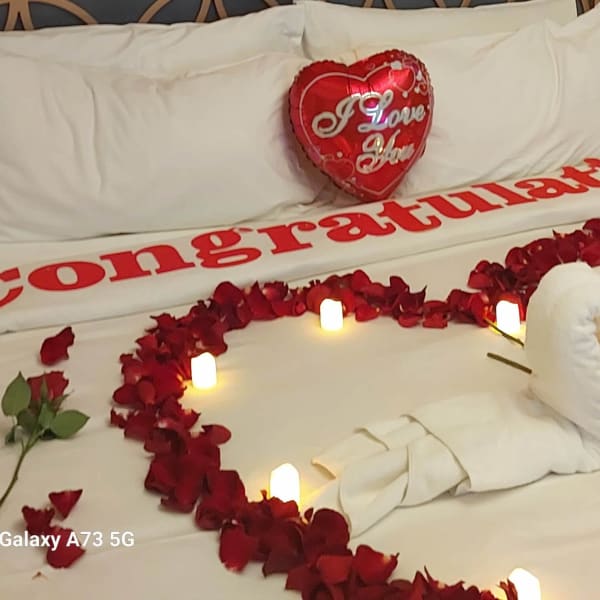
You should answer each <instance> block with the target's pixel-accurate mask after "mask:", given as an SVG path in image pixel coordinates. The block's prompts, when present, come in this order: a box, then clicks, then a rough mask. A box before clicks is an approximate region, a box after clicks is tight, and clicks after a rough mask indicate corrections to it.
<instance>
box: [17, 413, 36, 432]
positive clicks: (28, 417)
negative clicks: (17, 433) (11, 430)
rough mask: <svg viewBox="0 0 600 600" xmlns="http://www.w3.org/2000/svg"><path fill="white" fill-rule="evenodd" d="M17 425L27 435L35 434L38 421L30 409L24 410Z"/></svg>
mask: <svg viewBox="0 0 600 600" xmlns="http://www.w3.org/2000/svg"><path fill="white" fill-rule="evenodd" d="M17 423H18V424H19V426H20V427H21V428H22V429H23V430H24V431H25V432H26V433H29V434H31V433H33V432H34V431H35V428H36V426H37V419H36V417H35V415H34V414H33V413H32V412H31V410H29V409H25V410H22V411H21V412H20V413H19V414H18V415H17Z"/></svg>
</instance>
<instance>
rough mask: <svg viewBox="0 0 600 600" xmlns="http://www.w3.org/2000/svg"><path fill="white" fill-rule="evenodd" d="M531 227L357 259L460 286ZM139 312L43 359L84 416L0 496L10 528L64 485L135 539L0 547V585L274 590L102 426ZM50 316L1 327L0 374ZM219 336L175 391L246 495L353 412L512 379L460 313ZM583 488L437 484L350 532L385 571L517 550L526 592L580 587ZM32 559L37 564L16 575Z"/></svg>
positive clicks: (224, 594) (221, 593) (501, 569)
mask: <svg viewBox="0 0 600 600" xmlns="http://www.w3.org/2000/svg"><path fill="white" fill-rule="evenodd" d="M590 216H591V215H590ZM566 229H570V227H566ZM549 233H550V230H549V229H548V228H545V229H543V230H539V231H535V232H532V231H529V232H526V233H520V234H518V235H513V236H507V237H503V238H501V239H496V240H492V241H482V242H478V243H474V244H468V245H462V246H459V247H453V248H449V249H446V250H443V251H436V252H430V253H428V254H421V255H418V256H412V257H405V258H402V259H398V260H393V261H390V262H384V263H379V264H376V265H371V266H369V267H368V273H369V274H370V275H371V276H372V277H373V278H375V279H384V278H385V277H387V276H388V275H390V274H398V275H401V276H403V277H405V278H406V280H407V281H408V282H410V284H411V286H413V287H414V288H415V289H419V288H420V287H422V286H423V285H425V284H429V286H430V287H429V290H430V292H431V294H432V297H444V296H445V293H446V292H447V291H448V290H449V289H451V288H452V287H464V285H465V282H466V278H467V275H468V272H469V270H470V269H471V267H472V266H473V265H474V264H475V263H476V262H477V261H478V260H479V259H480V258H484V257H485V258H489V259H499V260H500V259H502V258H503V256H504V254H505V252H506V250H507V249H509V248H511V247H513V246H515V245H518V244H521V243H525V242H527V241H530V240H532V239H534V238H535V237H536V236H541V235H547V234H549ZM94 243H98V242H94ZM102 243H104V242H102ZM70 248H71V249H72V247H70ZM45 256H46V257H48V258H49V255H48V254H45ZM365 262H368V261H365ZM173 310H175V311H180V310H181V308H180V309H177V308H175V309H173ZM149 323H150V322H149V320H148V317H147V315H145V314H138V315H130V316H126V317H120V318H115V319H110V320H104V321H102V322H93V321H91V322H87V323H83V324H80V325H77V326H75V333H76V336H77V339H76V343H75V346H74V347H73V348H72V349H71V359H70V360H69V361H68V362H67V363H64V365H60V367H61V368H62V367H64V368H65V370H66V373H67V375H68V377H69V378H70V380H71V386H70V388H71V389H72V390H73V391H74V393H73V395H72V397H71V398H70V399H69V401H68V402H69V405H70V406H71V407H74V408H75V407H77V408H80V409H82V410H84V411H85V412H87V413H88V414H90V415H91V416H92V419H91V421H90V422H89V423H88V425H87V426H86V428H85V429H84V430H83V432H82V433H81V434H80V435H79V436H78V438H77V439H76V440H72V441H68V442H59V441H53V442H51V443H48V444H46V445H44V446H41V447H37V448H36V449H35V450H34V451H33V452H32V453H31V455H30V456H29V458H28V459H27V462H26V463H25V467H24V469H23V471H22V478H21V481H20V482H19V483H18V486H17V487H16V489H15V491H14V493H13V495H12V496H11V497H10V499H9V500H8V502H7V503H6V505H5V507H4V508H3V509H2V511H1V512H0V531H2V530H10V531H13V532H18V531H21V527H22V524H21V522H20V508H21V506H22V505H24V504H29V505H32V506H41V505H42V504H43V503H44V500H45V498H46V494H47V493H48V492H49V491H52V490H59V489H70V488H79V487H82V488H83V489H84V495H83V497H82V498H81V500H80V502H79V504H78V506H77V507H76V509H75V511H74V512H73V513H72V515H71V516H70V517H69V519H68V521H67V523H68V524H69V526H70V527H73V528H74V529H75V530H76V531H82V530H87V531H89V530H101V531H103V532H104V533H105V534H108V533H109V532H110V531H131V532H133V533H134V534H135V545H134V546H133V547H132V548H128V549H119V550H115V549H110V548H109V547H107V546H105V547H102V548H100V549H94V548H89V549H88V551H87V554H86V555H85V556H84V557H83V558H82V559H81V560H80V561H79V562H78V563H76V564H75V565H74V566H73V567H72V568H71V569H69V570H65V571H55V570H53V569H51V568H49V567H47V566H45V563H44V555H43V552H41V551H40V550H37V549H16V548H13V549H6V548H0V557H1V559H0V597H1V598H9V597H14V595H16V594H18V595H19V596H20V597H26V598H30V599H31V600H36V599H38V598H39V599H40V600H41V599H44V600H48V599H50V600H53V599H57V600H58V599H59V598H60V599H63V598H83V597H85V598H86V599H90V600H96V599H98V600H100V599H102V600H104V599H105V598H107V597H115V598H124V597H129V598H146V599H148V600H163V599H164V600H166V599H167V598H174V597H180V596H183V595H184V594H185V595H186V596H187V597H203V598H211V600H221V599H222V600H225V599H227V600H229V599H231V598H261V599H265V600H269V599H271V598H273V599H275V598H282V597H285V596H284V594H285V593H284V592H283V585H284V580H283V578H282V577H278V576H276V577H272V578H270V579H268V580H266V581H264V580H263V578H262V576H261V575H260V572H259V570H258V568H256V567H255V566H251V567H250V568H248V570H247V572H246V573H245V574H243V575H241V576H240V575H234V574H232V573H229V572H227V571H226V570H225V569H224V567H222V565H221V564H220V563H219V560H218V556H217V543H216V534H213V533H207V532H199V531H198V530H197V529H196V528H195V525H194V523H193V520H192V517H191V516H190V515H179V514H169V513H166V512H164V511H160V510H159V509H158V506H157V505H158V498H157V497H155V496H153V495H151V494H149V493H147V492H146V491H145V490H144V488H143V479H144V477H145V474H146V469H147V464H148V461H147V457H146V456H145V454H144V452H143V450H142V448H141V446H140V445H139V444H138V443H135V442H131V441H128V440H125V439H124V438H123V437H122V432H121V431H120V430H117V429H115V428H109V427H108V426H107V417H108V413H109V409H110V397H111V394H112V392H113V390H114V389H115V388H116V387H118V385H119V384H120V376H119V364H118V362H117V358H118V356H119V354H120V353H121V352H125V351H128V350H129V349H131V348H132V347H133V340H134V339H135V338H136V337H138V336H139V334H140V332H141V331H142V329H143V328H144V327H145V326H146V325H149ZM55 331H56V328H55V327H51V328H45V329H36V330H29V331H23V332H20V333H17V334H8V335H4V336H1V337H0V357H2V360H1V362H0V381H1V382H3V383H5V382H7V381H9V380H10V378H12V376H14V374H15V373H16V372H17V371H18V370H22V371H23V372H24V373H27V374H35V373H37V372H39V371H40V370H41V369H40V366H39V364H38V363H37V359H36V353H37V350H38V349H39V344H40V342H41V340H42V339H44V337H46V336H47V335H48V334H52V333H54V332H55ZM227 341H228V342H229V344H230V349H229V351H228V352H227V353H226V354H225V355H223V356H221V357H219V373H220V382H219V384H218V387H217V388H216V389H215V390H214V391H211V392H204V393H199V392H193V391H192V392H189V393H188V394H186V403H187V404H188V405H190V406H193V407H194V408H196V409H198V410H200V411H201V412H202V413H203V417H202V419H203V422H204V423H211V422H216V423H222V424H224V425H226V426H228V427H229V428H230V429H231V430H232V432H233V438H232V440H231V441H230V442H229V443H228V444H227V445H226V446H225V447H224V450H223V464H224V465H225V466H226V467H231V468H237V469H238V470H239V471H240V473H241V475H242V478H243V480H244V481H245V483H246V485H247V490H248V492H249V495H250V496H251V497H257V496H258V492H259V490H260V489H261V488H264V487H265V486H266V485H267V482H268V475H269V472H270V470H271V469H273V468H274V467H275V466H277V465H278V464H280V463H282V462H287V461H290V462H292V463H294V464H295V465H296V466H297V467H298V468H299V469H300V471H301V474H302V482H303V497H304V498H306V497H308V496H309V494H310V493H311V491H313V490H314V489H316V488H317V487H318V486H320V485H322V484H323V483H324V482H325V481H326V478H325V476H324V475H323V474H322V473H320V472H318V471H317V470H316V468H315V467H313V466H311V464H310V459H311V457H312V456H314V455H315V454H317V453H318V451H319V450H321V448H322V447H325V446H328V445H329V444H330V443H331V442H333V441H335V440H336V439H338V438H340V437H342V436H345V435H346V434H347V433H348V432H349V431H350V430H351V429H352V428H354V427H355V426H358V425H360V424H363V423H365V422H367V421H369V420H372V419H374V418H379V417H386V416H392V415H397V414H400V413H403V412H405V411H407V410H408V409H410V408H411V407H413V406H415V405H417V404H420V403H423V402H427V401H430V400H435V399H437V398H439V397H440V396H442V395H446V394H450V393H456V392H459V391H474V390H477V389H484V388H485V389H488V388H490V387H493V388H499V387H500V386H504V387H506V388H515V389H516V388H519V387H521V386H522V385H524V383H525V379H524V376H523V375H522V374H520V373H519V372H517V371H513V370H511V369H509V368H506V367H504V366H502V365H499V364H497V363H495V362H493V361H490V360H488V359H486V358H485V353H486V352H487V351H496V352H499V353H502V354H504V355H507V356H513V357H515V358H519V357H520V351H519V349H515V348H513V347H512V346H510V345H508V344H507V342H505V341H504V340H502V339H501V338H500V337H499V336H496V335H494V334H492V333H491V332H489V331H487V330H482V329H479V328H476V327H473V326H469V325H453V324H451V325H450V326H449V327H448V329H446V330H426V329H421V328H417V329H410V330H406V329H401V328H400V327H399V326H398V325H396V324H395V323H393V322H392V321H391V320H388V319H380V320H377V321H375V322H370V323H364V324H356V323H354V322H351V321H347V322H346V324H345V328H344V331H343V333H342V334H341V335H339V336H336V337H331V336H329V337H327V336H324V335H322V334H321V332H320V330H319V327H318V323H317V320H316V317H315V316H314V315H305V316H303V317H301V318H298V319H283V320H279V321H276V322H269V323H258V324H251V325H250V326H249V327H248V328H247V329H246V330H243V331H237V332H232V333H231V334H229V336H228V338H227ZM282 357H283V358H282ZM7 430H8V423H7V421H5V420H0V436H2V437H3V436H4V434H5V433H6V431H7ZM15 458H16V455H15V452H14V449H8V448H4V447H2V448H0V474H1V480H2V483H4V481H5V480H6V478H7V474H8V473H9V472H10V471H11V469H12V467H13V465H14V461H15ZM599 488H600V473H597V474H592V475H577V476H572V477H549V478H547V479H545V480H543V481H541V482H539V483H536V484H534V485H531V486H528V487H524V488H521V489H515V490H510V491H505V492H500V493H490V494H485V495H479V496H475V495H472V496H466V497H459V498H442V499H439V500H436V501H434V502H432V503H431V504H429V505H426V506H423V507H417V508H410V509H400V510H397V511H396V512H395V513H394V514H393V515H391V516H390V517H388V518H387V519H385V521H384V522H382V523H380V524H379V525H377V526H375V527H374V528H373V529H371V530H370V531H368V532H367V533H366V534H364V535H363V536H361V537H360V538H357V539H355V540H354V541H353V542H354V543H356V544H358V543H368V544H370V545H372V546H374V547H375V548H377V549H379V550H382V551H386V552H399V553H400V557H399V558H400V562H399V567H398V570H397V572H396V575H397V576H402V577H411V576H412V575H413V574H414V571H415V570H416V569H420V568H422V567H423V566H424V565H426V566H427V567H428V568H429V569H430V571H431V573H432V574H433V575H434V576H436V577H438V578H440V579H443V580H446V581H448V582H450V581H454V580H456V579H459V578H461V579H465V580H467V581H468V582H470V583H475V584H478V585H481V586H493V585H494V584H495V582H496V581H498V580H500V579H502V578H504V577H506V576H507V575H508V573H509V572H510V571H511V570H512V569H513V568H514V567H516V566H521V567H525V568H527V569H529V570H530V571H532V572H533V573H535V574H536V575H537V576H538V577H539V578H540V579H541V582H542V587H543V598H544V600H559V599H561V600H565V599H568V600H591V599H593V598H596V597H597V596H598V593H597V576H596V571H597V569H596V560H597V559H596V557H597V554H598V551H599V550H600V495H599V494H598V489H599ZM37 572H41V573H42V574H43V576H42V577H37V578H35V579H34V578H33V576H34V575H35V574H36V573H37ZM292 597H293V596H292Z"/></svg>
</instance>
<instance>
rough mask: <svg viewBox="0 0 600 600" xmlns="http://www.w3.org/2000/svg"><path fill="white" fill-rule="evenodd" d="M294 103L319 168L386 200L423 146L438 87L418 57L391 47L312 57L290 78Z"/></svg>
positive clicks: (357, 192)
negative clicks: (349, 58)
mask: <svg viewBox="0 0 600 600" xmlns="http://www.w3.org/2000/svg"><path fill="white" fill-rule="evenodd" d="M289 108H290V119H291V121H292V127H293V130H294V133H295V135H296V137H297V138H298V141H299V142H300V144H301V145H302V147H303V148H304V150H305V152H306V154H307V155H308V157H309V158H310V159H311V160H312V162H313V163H314V164H315V165H316V166H317V167H318V168H319V169H320V170H321V171H323V172H324V173H325V174H326V175H328V176H329V177H330V178H331V179H332V180H333V181H334V182H335V183H336V184H337V185H338V186H339V187H341V188H342V189H344V190H346V191H347V192H349V193H350V194H352V195H354V196H357V197H358V198H360V199H361V200H364V201H375V200H384V199H386V198H388V197H389V194H390V193H391V192H392V191H393V190H394V189H395V188H396V187H397V186H398V185H399V184H400V182H401V181H402V179H403V178H404V176H405V175H406V173H407V172H408V171H409V169H410V168H411V167H412V166H413V165H414V163H415V162H416V161H417V160H418V159H419V158H420V157H421V155H422V154H423V152H424V150H425V142H426V139H427V135H428V134H429V130H430V128H431V115H432V111H433V90H432V87H431V83H430V80H429V74H428V73H427V69H426V68H425V65H424V64H423V63H422V62H421V61H419V59H417V58H416V57H415V56H413V55H412V54H408V53H406V52H403V51H402V50H388V51H387V52H382V53H380V54H375V55H374V56H371V57H369V58H366V59H364V60H361V61H359V62H356V63H354V64H353V65H350V66H346V65H344V64H342V63H337V62H333V61H322V62H316V63H312V64H311V65H309V66H308V67H306V68H304V69H303V70H302V71H300V73H299V74H298V76H297V77H296V79H295V81H294V83H293V84H292V87H291V88H290V94H289Z"/></svg>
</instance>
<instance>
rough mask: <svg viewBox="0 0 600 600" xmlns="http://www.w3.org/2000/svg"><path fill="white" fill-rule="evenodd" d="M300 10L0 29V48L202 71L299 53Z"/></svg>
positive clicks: (135, 68) (152, 69) (155, 71)
mask: <svg viewBox="0 0 600 600" xmlns="http://www.w3.org/2000/svg"><path fill="white" fill-rule="evenodd" d="M303 28H304V11H303V10H302V8H301V7H299V6H280V7H276V8H270V9H268V10H263V11H260V12H258V13H254V14H249V15H246V16H243V17H230V18H227V19H223V20H221V21H216V22H214V23H178V24H175V25H156V24H154V25H153V24H150V25H145V24H132V25H81V26H75V27H58V28H48V29H42V30H39V31H14V32H6V33H2V35H0V51H3V52H10V53H13V54H18V55H20V56H28V57H30V58H40V59H44V60H48V61H52V62H63V63H67V64H76V65H84V66H93V67H115V68H120V69H122V70H127V71H132V72H135V73H137V74H140V75H145V76H147V77H161V76H164V75H166V76H174V75H177V74H183V73H186V72H190V71H191V72H193V71H196V72H197V71H206V70H211V69H213V68H215V67H220V66H223V65H226V64H232V63H236V62H239V61H241V60H245V59H247V58H251V57H253V56H258V55H259V54H265V53H267V52H286V53H290V54H296V55H300V56H301V55H302V46H301V42H302V31H303Z"/></svg>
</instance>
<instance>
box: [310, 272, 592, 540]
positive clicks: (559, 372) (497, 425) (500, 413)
mask: <svg viewBox="0 0 600 600" xmlns="http://www.w3.org/2000/svg"><path fill="white" fill-rule="evenodd" d="M571 267H572V269H569V268H566V266H564V267H563V266H561V267H560V268H558V267H557V269H556V270H553V271H552V272H551V273H550V274H549V275H548V276H547V278H544V281H543V282H542V283H541V284H540V286H539V289H538V291H536V293H535V294H534V297H532V299H531V303H530V307H529V315H528V329H527V342H526V344H527V350H528V353H527V356H528V357H529V358H531V359H532V360H531V364H532V365H533V364H535V365H536V366H537V365H540V367H543V370H542V371H540V373H541V374H540V375H536V376H534V377H532V378H531V391H527V392H523V393H521V394H510V393H500V392H497V393H492V392H490V393H487V394H472V395H465V396H457V397H452V398H447V399H444V400H442V401H439V402H434V403H431V404H427V405H425V406H423V407H421V408H419V409H417V410H414V411H413V412H411V413H410V414H408V415H405V416H401V417H399V418H396V419H391V420H387V421H383V422H378V423H373V424H371V425H368V426H366V427H364V428H361V429H359V430H358V431H357V432H356V433H355V434H354V435H352V436H351V437H350V438H348V439H346V440H344V441H342V442H341V443H339V444H337V445H335V446H334V447H332V448H330V449H328V450H327V451H325V452H324V453H322V454H321V455H319V456H318V457H316V458H314V459H313V462H314V463H315V464H319V465H321V466H323V467H324V468H326V469H327V470H328V471H329V472H330V473H331V474H332V475H333V476H334V477H336V479H335V480H334V481H333V482H331V483H330V484H329V485H328V486H326V487H325V488H324V490H322V492H321V493H320V494H319V496H318V497H317V499H316V505H317V506H324V505H326V506H331V507H334V508H337V509H340V510H341V511H342V512H343V513H344V514H345V515H346V516H347V518H348V521H349V522H350V525H351V528H352V535H353V536H356V535H359V534H361V533H362V532H363V531H365V530H366V529H368V528H369V527H371V526H372V525H373V524H374V523H376V522H377V521H379V520H380V519H381V518H383V517H384V516H385V515H387V514H388V513H389V512H390V511H391V510H393V509H394V508H395V507H398V506H412V505H416V504H422V503H424V502H428V501H430V500H432V499H434V498H435V497H437V496H439V495H440V494H443V493H445V492H451V493H454V494H461V493H466V492H482V491H489V490H500V489H506V488H510V487H514V486H518V485H523V484H527V483H530V482H533V481H536V480H537V479H540V478H541V477H544V476H545V475H547V474H549V473H558V474H570V473H576V472H590V471H594V470H596V469H599V468H600V441H599V440H600V436H598V437H596V436H595V435H592V433H593V431H592V430H593V429H594V428H595V427H597V426H599V425H600V418H599V417H600V385H599V387H598V388H597V389H598V391H599V393H597V394H596V395H595V396H593V392H594V389H595V388H594V385H592V384H585V385H584V386H583V387H581V386H580V385H579V383H578V382H577V381H571V380H573V379H575V378H577V377H579V378H590V380H591V381H592V382H595V381H596V380H598V381H599V382H600V374H599V373H598V372H594V373H588V372H587V371H586V370H584V367H585V368H591V365H592V364H593V358H592V355H593V356H594V358H595V357H596V355H598V356H597V362H596V365H597V371H600V346H599V344H598V339H597V337H596V326H595V321H594V319H595V317H596V316H600V278H599V277H598V276H597V275H596V274H594V273H593V272H592V271H591V270H590V269H589V268H587V267H582V266H581V265H571ZM588 276H591V277H592V280H589V281H588V280H587V279H586V281H585V282H582V277H586V278H587V277H588ZM596 292H597V293H596ZM538 294H539V296H540V298H539V299H535V300H534V298H536V296H537V295H538ZM591 296H593V297H591ZM594 307H597V310H596V308H594ZM558 318H560V319H562V322H561V324H560V327H555V319H558ZM529 320H531V323H532V327H530V324H529ZM590 323H591V325H590ZM554 329H556V334H550V333H549V331H550V330H554ZM559 342H560V343H559ZM582 352H585V353H587V354H586V356H587V358H583V357H579V358H574V357H572V356H571V355H572V354H573V353H582ZM550 353H552V354H553V355H554V354H556V355H557V356H558V358H556V357H555V356H553V357H552V358H549V357H548V356H547V355H548V354H550ZM563 356H566V357H567V358H565V361H566V362H565V363H564V364H565V367H562V366H561V367H560V369H559V367H558V364H559V363H560V365H562V363H563V358H562V357H563ZM551 375H552V377H553V378H552V379H550V376H551ZM546 377H547V378H548V381H550V384H548V386H545V385H544V384H543V381H544V378H546ZM561 379H566V380H568V381H569V382H570V383H562V382H561ZM559 383H560V386H559V387H556V388H555V387H554V386H557V385H558V384H559ZM555 389H556V390H558V391H557V392H552V393H551V391H552V390H555ZM582 391H583V392H584V393H581V392H582ZM545 394H550V395H549V396H548V402H546V396H545ZM597 412H598V413H599V414H596V413H597ZM574 417H577V418H578V419H579V420H578V421H575V418H574ZM569 418H572V419H573V422H572V421H571V420H569ZM579 421H581V422H579ZM576 423H577V424H576ZM578 425H579V427H578ZM580 427H581V428H580Z"/></svg>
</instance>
